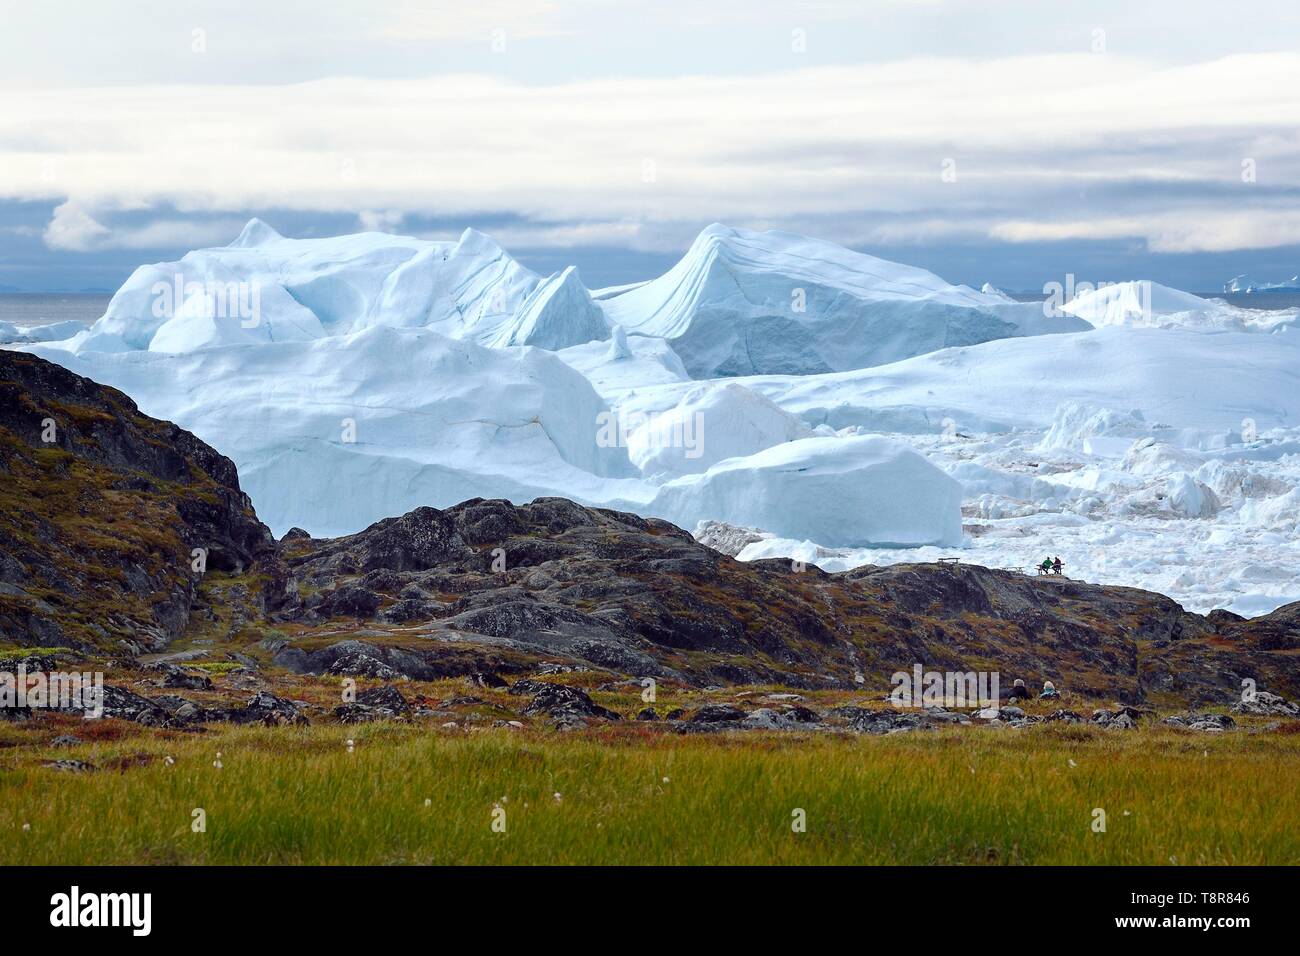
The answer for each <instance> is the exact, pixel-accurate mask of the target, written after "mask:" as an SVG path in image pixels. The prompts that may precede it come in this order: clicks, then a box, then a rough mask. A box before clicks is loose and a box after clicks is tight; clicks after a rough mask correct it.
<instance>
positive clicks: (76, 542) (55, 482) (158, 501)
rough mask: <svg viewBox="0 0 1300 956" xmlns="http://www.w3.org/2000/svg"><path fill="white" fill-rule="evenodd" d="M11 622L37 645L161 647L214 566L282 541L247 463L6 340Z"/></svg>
mask: <svg viewBox="0 0 1300 956" xmlns="http://www.w3.org/2000/svg"><path fill="white" fill-rule="evenodd" d="M0 510H2V511H3V513H4V521H2V522H0V632H2V633H3V634H4V635H5V637H6V639H7V640H10V641H15V642H17V643H18V644H20V645H28V646H45V647H53V646H62V647H71V648H79V649H87V650H93V649H113V650H119V651H120V650H123V649H124V650H126V651H128V652H130V653H138V652H140V651H142V650H152V649H158V648H160V647H162V646H164V645H165V644H166V643H167V642H168V641H169V640H171V639H172V638H175V637H176V636H178V635H179V634H180V633H181V632H182V630H183V629H184V627H185V625H186V622H187V620H188V618H189V613H190V610H191V606H192V604H193V601H194V595H195V589H196V587H197V585H198V582H199V580H200V579H201V576H202V574H203V573H204V572H205V571H227V572H243V571H246V570H247V569H249V568H250V567H252V565H253V564H254V563H256V562H257V561H258V559H259V558H260V557H263V556H268V555H270V554H273V553H274V540H273V539H272V537H271V534H270V532H269V531H268V530H267V528H266V527H265V526H264V525H262V523H261V522H259V521H258V520H257V516H256V515H255V514H254V513H253V508H252V505H251V503H250V502H249V500H248V497H247V496H246V495H245V494H244V493H243V492H242V491H240V488H239V479H238V476H237V475H236V472H235V466H234V464H233V463H232V462H231V461H230V460H229V459H228V458H225V457H223V456H222V455H220V454H218V453H217V452H216V451H215V450H214V449H212V448H211V447H209V446H208V445H206V444H204V443H203V442H201V441H199V440H198V439H197V438H195V437H194V436H193V435H191V434H190V433H189V432H186V431H184V430H183V429H181V428H178V427H177V426H175V425H173V424H171V423H170V422H162V421H158V420H156V419H152V418H149V417H147V416H145V415H142V414H141V413H140V411H139V409H137V408H136V406H135V403H134V402H132V401H131V400H130V399H129V398H127V397H126V396H125V395H123V394H122V393H121V392H118V391H116V390H114V389H111V388H106V387H104V386H102V385H98V384H96V383H94V382H92V381H90V380H89V379H85V378H82V377H80V376H78V375H74V374H73V373H71V372H69V371H67V370H66V369H64V368H62V367H60V366H58V365H54V364H52V363H50V362H46V361H45V360H44V359H40V358H37V357H36V356H32V355H25V354H21V353H17V352H10V351H4V350H0Z"/></svg>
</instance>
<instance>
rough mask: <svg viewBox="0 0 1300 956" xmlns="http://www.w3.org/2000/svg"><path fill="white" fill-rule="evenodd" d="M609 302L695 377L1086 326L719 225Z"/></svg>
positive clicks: (904, 269)
mask: <svg viewBox="0 0 1300 956" xmlns="http://www.w3.org/2000/svg"><path fill="white" fill-rule="evenodd" d="M602 304H603V305H604V307H605V313H606V315H607V316H608V317H609V318H610V319H611V320H612V321H614V322H617V323H619V324H620V325H622V326H624V327H625V328H627V330H628V331H629V332H638V333H640V334H642V335H652V336H656V337H659V338H663V339H667V340H668V341H669V342H671V343H672V346H673V348H674V349H675V350H676V351H677V353H678V354H679V355H680V356H681V357H682V362H683V363H684V364H685V366H686V369H687V371H688V372H690V374H691V375H692V377H694V378H715V377H718V376H733V375H752V374H767V373H770V374H791V375H808V374H815V373H819V372H830V371H842V370H845V369H855V368H865V367H867V366H872V365H882V364H885V363H887V362H894V361H897V360H899V359H904V358H908V357H910V356H913V355H920V354H922V353H925V352H931V351H933V350H935V349H940V348H944V347H946V346H954V345H972V344H974V343H977V342H986V341H989V340H990V339H998V338H1005V337H1008V336H1016V335H1024V334H1037V333H1041V332H1053V331H1056V332H1064V331H1076V330H1079V329H1081V328H1086V326H1085V325H1084V324H1083V323H1082V322H1081V321H1079V320H1076V319H1072V318H1070V317H1065V318H1056V319H1047V318H1045V317H1044V316H1043V314H1042V309H1041V306H1039V305H1036V304H1028V305H1019V304H1016V303H1012V302H1008V301H1006V300H1005V298H999V297H997V296H988V295H982V294H981V293H978V292H975V291H974V290H973V289H970V288H967V287H966V286H954V285H951V284H949V283H947V282H945V281H943V280H942V279H940V278H939V277H938V276H936V275H934V274H933V273H931V272H927V271H925V270H924V269H918V268H915V267H913V266H906V265H901V264H899V263H896V262H889V261H887V260H885V259H877V258H875V257H874V256H868V255H863V254H861V253H857V252H852V251H850V250H848V249H844V248H842V247H841V246H837V245H834V244H832V243H829V242H822V241H819V240H816V239H808V238H805V237H803V236H797V235H792V234H789V233H783V232H752V231H749V230H745V229H732V228H728V227H726V226H721V225H712V226H709V227H708V228H707V229H705V230H704V231H703V232H701V233H700V235H699V236H698V237H697V238H696V240H695V242H694V243H693V244H692V246H691V248H690V250H689V251H688V252H687V253H686V255H685V256H684V257H683V258H682V259H681V260H680V261H679V262H678V263H677V264H676V265H675V266H673V267H672V269H670V270H669V271H668V272H666V273H665V274H664V275H662V276H660V277H659V278H657V279H654V280H652V281H650V282H646V283H643V284H641V285H639V286H636V287H635V288H632V289H631V290H629V291H626V292H623V293H622V294H619V295H614V296H612V297H609V298H606V299H604V300H603V302H602Z"/></svg>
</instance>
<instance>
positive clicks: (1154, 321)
mask: <svg viewBox="0 0 1300 956" xmlns="http://www.w3.org/2000/svg"><path fill="white" fill-rule="evenodd" d="M1215 309H1216V306H1215V304H1214V303H1213V302H1211V301H1210V300H1209V299H1202V298H1201V297H1200V296H1196V295H1192V294H1191V293H1190V292H1180V291H1179V290H1178V289H1171V288H1170V287H1169V286H1167V285H1161V284H1160V283H1158V282H1151V281H1149V280H1145V279H1143V280H1138V281H1134V282H1117V283H1114V284H1111V285H1103V286H1102V287H1101V288H1099V289H1093V290H1091V291H1088V292H1085V293H1083V294H1081V295H1079V296H1076V297H1075V298H1074V299H1071V300H1070V301H1069V302H1067V303H1066V304H1065V305H1063V306H1062V307H1061V311H1062V312H1066V313H1069V314H1070V315H1073V316H1077V317H1078V318H1080V319H1084V320H1085V321H1087V322H1090V323H1091V324H1092V325H1094V326H1096V327H1098V328H1100V327H1101V326H1104V325H1158V324H1161V323H1160V322H1159V321H1158V320H1160V319H1162V318H1166V317H1168V316H1178V315H1185V314H1187V313H1191V315H1192V316H1196V315H1201V314H1203V313H1207V312H1212V311H1214V310H1215Z"/></svg>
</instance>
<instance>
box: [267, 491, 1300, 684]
mask: <svg viewBox="0 0 1300 956" xmlns="http://www.w3.org/2000/svg"><path fill="white" fill-rule="evenodd" d="M285 560H286V565H287V569H288V570H287V573H288V574H289V575H290V577H291V578H292V579H293V580H294V581H297V582H299V584H300V586H301V587H302V588H303V590H304V592H305V593H306V594H307V595H308V597H306V598H305V599H303V600H302V601H300V602H297V603H293V602H291V604H290V605H288V606H286V607H285V608H284V609H283V610H282V611H281V612H279V619H281V620H290V621H300V622H303V623H307V624H317V623H321V622H325V621H331V620H334V621H337V620H339V619H340V618H342V619H347V618H353V617H359V618H361V619H364V620H367V621H373V622H375V623H377V624H390V625H391V624H393V623H394V622H397V621H400V622H401V623H402V625H403V626H404V627H405V628H406V632H407V633H409V630H410V627H411V625H415V626H416V628H417V630H418V631H419V632H420V633H422V634H425V635H427V636H428V637H429V638H430V639H437V640H439V641H444V642H445V641H448V640H451V639H452V638H453V637H454V639H455V640H456V641H458V642H461V644H465V643H468V644H478V645H479V646H481V647H482V648H484V649H485V650H486V649H488V648H490V649H492V651H493V652H494V653H501V654H509V653H510V652H516V651H517V652H521V653H531V654H534V655H549V656H557V655H558V656H562V657H564V658H567V659H569V660H574V661H580V662H582V663H584V664H586V665H589V666H592V667H597V668H600V669H602V670H607V671H610V672H614V673H619V674H624V675H632V676H640V677H644V676H654V677H668V678H673V679H677V680H681V681H684V682H686V683H689V684H695V685H697V686H706V685H710V684H740V683H743V684H753V683H773V684H783V685H786V686H791V687H844V688H848V687H852V686H854V676H855V674H861V675H863V678H864V679H867V678H870V679H871V680H872V682H873V683H877V684H886V683H887V682H888V677H889V675H890V674H891V673H893V672H894V671H897V670H910V669H911V668H912V667H913V666H914V665H915V664H917V663H920V664H921V665H922V666H923V667H925V668H926V669H933V670H941V671H946V670H953V671H967V670H972V669H976V670H984V669H993V668H996V669H997V670H998V671H999V672H1000V673H1001V675H1002V677H1003V680H1004V685H1009V683H1010V680H1011V679H1012V678H1014V677H1021V676H1023V677H1025V678H1027V679H1028V681H1029V682H1030V683H1031V684H1034V685H1037V684H1039V683H1041V681H1043V680H1045V679H1050V680H1052V681H1053V682H1054V683H1056V684H1057V685H1058V686H1061V687H1065V688H1069V689H1070V690H1071V691H1073V692H1076V693H1080V694H1083V695H1085V696H1091V697H1096V698H1104V699H1114V700H1119V701H1121V702H1125V703H1129V704H1133V703H1138V702H1142V701H1145V700H1147V699H1148V696H1149V695H1150V694H1152V693H1157V694H1164V693H1169V696H1171V697H1173V698H1175V699H1177V700H1183V701H1185V702H1186V703H1189V704H1190V703H1204V702H1209V701H1217V702H1220V703H1227V702H1230V701H1231V700H1232V699H1235V697H1236V696H1237V694H1238V690H1239V684H1240V679H1241V677H1242V676H1246V675H1247V673H1249V674H1250V675H1253V676H1254V679H1256V681H1257V682H1258V683H1259V685H1260V686H1267V687H1271V688H1273V689H1274V690H1282V691H1285V692H1288V693H1289V692H1291V691H1290V690H1289V688H1296V687H1300V670H1298V669H1297V666H1296V665H1295V664H1294V663H1293V662H1292V660H1293V658H1294V657H1295V655H1291V654H1288V653H1286V651H1287V649H1288V648H1292V647H1293V645H1294V642H1295V640H1296V635H1297V633H1300V628H1296V627H1294V626H1293V624H1292V622H1291V621H1290V617H1289V616H1290V615H1291V614H1292V612H1291V611H1290V610H1288V609H1283V610H1282V611H1279V612H1278V614H1277V615H1276V619H1275V616H1273V615H1270V616H1269V617H1266V618H1260V619H1255V620H1251V621H1247V620H1245V619H1242V618H1236V617H1235V616H1231V615H1229V616H1223V615H1218V616H1215V617H1211V618H1205V617H1201V616H1198V615H1195V614H1190V613H1188V612H1186V611H1184V610H1183V609H1182V608H1181V607H1180V606H1179V605H1178V604H1177V603H1176V602H1174V601H1172V600H1171V599H1169V598H1166V597H1163V596H1161V595H1158V594H1153V593H1150V592H1146V591H1139V590H1136V589H1132V588H1116V587H1105V586H1101V585H1096V584H1087V583H1085V582H1080V581H1072V580H1069V579H1067V578H1055V577H1053V578H1032V577H1028V576H1025V575H1022V574H1018V573H1015V572H1011V571H999V570H993V569H989V568H982V567H978V566H973V565H961V564H957V565H954V564H914V565H892V566H888V567H863V568H858V569H855V570H853V571H849V572H845V573H842V574H827V573H825V572H822V571H820V570H818V569H817V568H815V567H807V568H806V569H803V570H796V567H795V566H793V565H791V563H789V562H786V561H775V560H773V561H757V562H752V563H741V562H737V561H735V560H733V559H731V558H729V557H727V556H726V555H724V554H721V553H719V552H718V551H716V550H714V549H712V548H708V547H705V546H703V545H701V544H700V543H698V542H697V541H695V540H694V539H693V538H692V537H691V536H690V535H688V534H686V533H685V532H683V531H682V530H680V529H678V528H676V527H673V526H672V525H669V524H666V523H665V522H662V521H657V520H655V519H646V518H641V517H638V516H635V515H630V514H624V513H620V512H614V511H607V510H601V509H590V508H583V507H580V506H578V505H576V504H574V503H572V502H570V501H566V500H564V499H555V498H544V499H539V500H537V501H534V502H532V503H530V504H526V505H513V504H511V503H510V502H506V501H487V500H481V499H475V500H471V501H467V502H464V503H463V504H460V505H457V506H455V507H453V508H448V509H445V510H437V509H430V508H422V509H418V510H417V511H413V512H411V513H410V514H408V515H404V516H402V517H401V518H399V519H390V520H386V521H381V522H379V523H377V524H375V525H373V526H371V527H370V528H367V529H365V530H364V531H361V532H359V533H358V534H355V535H351V536H349V537H346V538H338V539H334V540H331V541H320V542H317V541H310V540H303V539H298V540H296V541H295V543H294V548H293V551H292V553H291V554H289V555H287V556H286V559H285ZM398 611H400V613H395V612H398ZM1229 634H1230V635H1231V636H1232V641H1231V642H1225V641H1224V637H1225V636H1226V635H1229ZM379 643H382V642H379ZM444 646H445V645H444ZM286 653H291V652H286ZM313 653H314V654H315V655H317V660H314V661H303V662H301V666H302V667H304V668H306V669H310V670H312V672H314V673H320V672H322V668H321V666H320V660H319V655H320V654H321V653H322V652H319V651H317V652H313ZM385 653H387V652H385ZM393 653H395V654H399V655H403V656H406V655H410V654H412V653H414V654H416V655H417V656H418V654H419V652H412V651H410V650H409V649H408V650H403V651H399V652H393ZM1205 657H1208V658H1210V659H1213V660H1215V664H1214V666H1213V667H1206V666H1204V665H1203V664H1200V663H1197V664H1196V665H1195V666H1190V665H1189V658H1191V659H1192V660H1195V661H1198V662H1199V661H1200V660H1201V659H1202V658H1205ZM395 670H396V671H397V672H398V673H402V674H405V675H407V676H417V675H419V674H422V673H430V672H432V671H434V670H438V668H436V667H435V666H434V665H432V664H431V662H429V661H428V660H424V661H422V662H421V663H418V664H417V663H413V662H412V661H410V660H409V659H408V660H407V661H406V663H405V664H404V665H403V666H402V667H400V668H395ZM442 672H443V673H445V671H442ZM374 676H384V675H381V674H378V673H376V674H374Z"/></svg>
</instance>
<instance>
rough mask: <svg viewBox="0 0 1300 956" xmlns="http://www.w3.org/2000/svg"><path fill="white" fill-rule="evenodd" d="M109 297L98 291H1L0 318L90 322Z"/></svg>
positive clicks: (44, 322)
mask: <svg viewBox="0 0 1300 956" xmlns="http://www.w3.org/2000/svg"><path fill="white" fill-rule="evenodd" d="M111 298H112V296H111V295H105V294H103V293H99V292H10V293H0V322H11V323H13V324H14V325H49V324H50V323H51V322H64V321H66V320H68V319H74V320H76V321H78V322H84V323H86V324H87V325H89V324H90V323H91V322H94V321H95V320H96V319H98V318H99V317H100V316H101V315H103V314H104V310H105V309H107V308H108V300H109V299H111Z"/></svg>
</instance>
